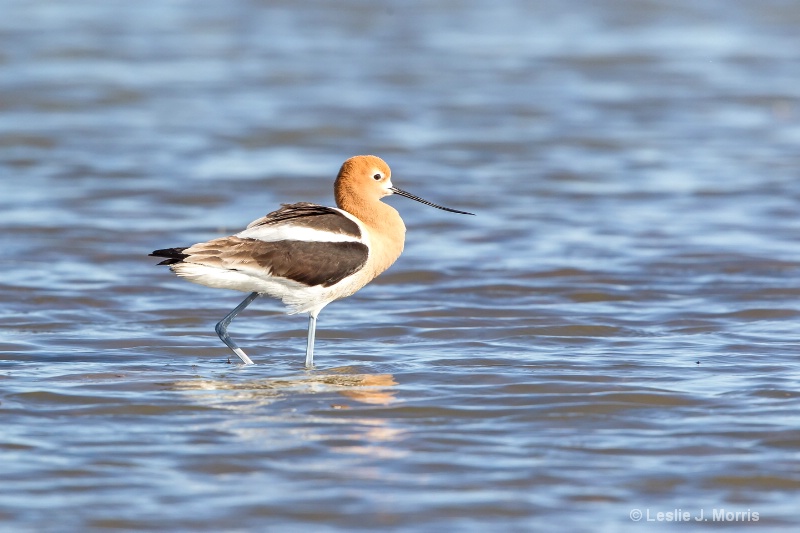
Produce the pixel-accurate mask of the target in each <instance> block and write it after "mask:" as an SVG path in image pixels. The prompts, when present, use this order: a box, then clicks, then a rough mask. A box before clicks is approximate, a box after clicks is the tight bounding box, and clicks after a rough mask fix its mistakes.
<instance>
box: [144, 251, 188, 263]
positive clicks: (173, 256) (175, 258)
mask: <svg viewBox="0 0 800 533" xmlns="http://www.w3.org/2000/svg"><path fill="white" fill-rule="evenodd" d="M185 249H186V248H164V249H163V250H154V251H153V253H151V254H149V255H150V257H166V259H165V260H163V261H161V262H160V263H159V265H174V264H176V263H180V262H181V261H183V260H184V259H186V258H187V257H189V254H185V253H183V251H184V250H185Z"/></svg>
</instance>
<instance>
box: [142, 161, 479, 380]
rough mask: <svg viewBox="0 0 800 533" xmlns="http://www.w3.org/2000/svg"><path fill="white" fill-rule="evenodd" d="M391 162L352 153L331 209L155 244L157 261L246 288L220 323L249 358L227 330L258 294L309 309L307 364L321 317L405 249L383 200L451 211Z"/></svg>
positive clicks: (192, 276)
mask: <svg viewBox="0 0 800 533" xmlns="http://www.w3.org/2000/svg"><path fill="white" fill-rule="evenodd" d="M391 178H392V173H391V170H389V166H388V165H387V164H386V163H385V162H384V161H383V160H382V159H380V158H379V157H375V156H371V155H362V156H356V157H352V158H350V159H348V160H347V161H345V162H344V164H343V165H342V168H341V169H340V170H339V175H338V176H337V177H336V183H335V184H334V186H333V189H334V195H335V197H336V205H337V206H338V208H334V207H324V206H321V205H316V204H311V203H307V202H300V203H297V204H283V206H282V207H281V208H280V209H278V210H277V211H274V212H272V213H270V214H268V215H267V216H265V217H263V218H259V219H258V220H255V221H253V222H251V223H250V224H249V225H248V226H247V229H245V230H244V231H241V232H239V233H237V234H236V235H232V236H230V237H222V238H219V239H214V240H212V241H208V242H202V243H199V244H195V245H193V246H190V247H188V248H167V249H164V250H156V251H154V252H153V253H152V254H150V255H152V256H156V257H166V259H165V260H164V261H162V262H160V263H159V265H169V267H170V268H171V269H172V271H173V272H175V273H176V274H177V275H178V276H180V277H182V278H186V279H188V280H189V281H192V282H194V283H199V284H200V285H206V286H208V287H216V288H221V289H235V290H238V291H243V292H249V293H250V295H248V296H247V298H245V299H244V301H243V302H242V303H240V304H239V305H238V306H236V308H235V309H234V310H233V311H231V312H230V313H228V315H227V316H225V318H223V319H222V320H221V321H220V322H219V323H218V324H217V327H216V331H217V335H219V338H220V339H222V342H224V343H225V344H226V345H227V346H228V348H230V349H231V350H233V352H234V353H235V354H236V355H238V356H239V358H240V359H241V360H242V361H244V363H245V364H253V361H252V360H251V359H250V358H249V357H248V356H247V354H245V353H244V351H242V349H241V348H239V346H237V345H236V343H235V342H233V340H232V339H231V338H230V336H229V335H228V331H227V330H228V325H229V324H230V323H231V320H233V319H234V318H235V317H236V315H238V314H239V313H241V312H242V310H244V308H245V307H247V306H248V305H250V303H251V302H252V301H253V300H255V299H256V298H257V297H258V296H261V295H267V296H271V297H272V298H277V299H279V300H282V301H283V303H284V304H285V305H286V307H287V312H288V313H289V314H294V313H308V341H307V344H306V367H311V366H312V365H313V363H314V335H315V333H316V327H317V315H319V312H320V311H321V310H322V308H323V307H325V306H326V305H328V304H329V303H331V302H332V301H334V300H338V299H339V298H344V297H345V296H350V295H351V294H353V293H355V292H356V291H357V290H359V289H360V288H361V287H363V286H364V285H366V284H367V283H369V282H370V281H372V280H373V279H375V278H376V277H377V276H378V275H379V274H380V273H381V272H383V271H384V270H386V269H387V268H389V267H390V266H391V265H392V263H394V262H395V261H396V260H397V258H398V257H399V256H400V253H401V252H402V251H403V243H404V241H405V234H406V226H405V224H403V219H402V218H400V215H399V214H398V212H397V211H396V210H395V209H394V208H393V207H391V206H389V205H386V204H384V203H383V202H381V201H380V199H381V198H383V197H384V196H388V195H390V194H399V195H400V196H405V197H406V198H411V199H412V200H416V201H418V202H422V203H423V204H426V205H429V206H432V207H436V208H438V209H444V210H445V211H450V212H453V213H461V214H464V215H471V214H472V213H467V212H466V211H458V210H456V209H450V208H448V207H442V206H440V205H436V204H434V203H431V202H428V201H427V200H423V199H422V198H420V197H418V196H414V195H413V194H410V193H407V192H406V191H403V190H401V189H398V188H397V187H394V186H393V185H392V179H391Z"/></svg>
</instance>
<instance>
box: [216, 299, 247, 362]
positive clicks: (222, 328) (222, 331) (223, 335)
mask: <svg viewBox="0 0 800 533" xmlns="http://www.w3.org/2000/svg"><path fill="white" fill-rule="evenodd" d="M256 298H258V293H257V292H251V293H250V295H249V296H248V297H247V298H245V299H244V301H243V302H242V303H240V304H239V305H237V306H236V308H234V310H233V311H231V312H230V313H228V314H227V315H225V318H223V319H222V320H220V321H219V323H218V324H217V326H216V327H215V328H214V330H215V331H216V332H217V335H219V338H220V340H221V341H222V342H224V343H225V344H226V345H227V346H228V348H230V349H231V350H233V353H235V354H236V355H238V356H239V359H241V360H242V361H244V364H246V365H252V364H253V361H252V360H251V359H250V358H249V357H247V354H246V353H244V351H242V349H241V348H239V346H237V345H236V343H235V342H233V339H231V336H230V335H228V324H230V323H231V320H233V319H234V318H236V315H238V314H239V313H241V312H242V311H244V308H245V307H247V306H248V305H250V303H251V302H252V301H253V300H255V299H256Z"/></svg>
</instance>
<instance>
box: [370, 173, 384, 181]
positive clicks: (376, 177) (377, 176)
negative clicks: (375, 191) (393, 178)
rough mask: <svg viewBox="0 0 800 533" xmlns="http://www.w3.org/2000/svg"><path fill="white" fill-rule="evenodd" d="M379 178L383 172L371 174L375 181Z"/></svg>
mask: <svg viewBox="0 0 800 533" xmlns="http://www.w3.org/2000/svg"><path fill="white" fill-rule="evenodd" d="M381 178H383V174H381V173H380V172H378V173H377V174H375V175H374V176H372V179H374V180H375V181H378V180H380V179H381Z"/></svg>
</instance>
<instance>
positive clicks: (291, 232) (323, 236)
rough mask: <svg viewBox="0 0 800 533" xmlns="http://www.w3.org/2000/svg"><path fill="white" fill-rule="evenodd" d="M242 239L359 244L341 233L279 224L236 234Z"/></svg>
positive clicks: (355, 239) (354, 239) (357, 240)
mask: <svg viewBox="0 0 800 533" xmlns="http://www.w3.org/2000/svg"><path fill="white" fill-rule="evenodd" d="M236 236H237V237H241V238H242V239H257V240H259V241H264V242H276V241H305V242H361V239H359V238H357V237H354V236H352V235H345V234H343V233H331V232H329V231H324V230H318V229H314V228H310V227H308V226H294V225H292V224H280V225H277V226H271V225H262V226H255V227H252V228H247V229H246V230H244V231H242V232H240V233H237V234H236Z"/></svg>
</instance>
